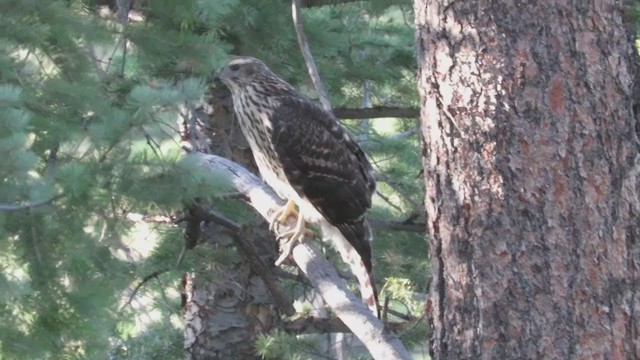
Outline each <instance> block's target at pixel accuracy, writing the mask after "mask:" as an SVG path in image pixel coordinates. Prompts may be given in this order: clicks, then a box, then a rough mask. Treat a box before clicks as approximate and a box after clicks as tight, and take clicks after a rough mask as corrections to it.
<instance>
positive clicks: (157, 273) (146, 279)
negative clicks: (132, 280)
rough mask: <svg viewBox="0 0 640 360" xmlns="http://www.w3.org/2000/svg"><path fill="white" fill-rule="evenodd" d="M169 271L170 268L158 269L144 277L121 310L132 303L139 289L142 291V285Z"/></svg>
mask: <svg viewBox="0 0 640 360" xmlns="http://www.w3.org/2000/svg"><path fill="white" fill-rule="evenodd" d="M167 271H169V269H163V270H156V271H154V272H152V273H151V274H149V275H147V276H145V277H143V278H142V280H140V282H139V283H138V284H137V285H136V287H134V288H133V290H132V291H131V294H129V299H128V300H127V302H125V303H124V304H122V306H121V307H120V310H122V309H124V308H125V307H127V306H129V305H131V302H132V301H133V298H135V297H136V295H137V294H138V291H140V288H141V287H142V285H144V284H145V283H147V282H148V281H149V280H151V279H154V278H157V277H158V276H160V275H162V274H164V273H166V272H167Z"/></svg>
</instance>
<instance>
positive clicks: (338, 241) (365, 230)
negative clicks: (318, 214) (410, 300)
mask: <svg viewBox="0 0 640 360" xmlns="http://www.w3.org/2000/svg"><path fill="white" fill-rule="evenodd" d="M326 225H328V226H322V232H323V235H324V236H325V237H326V238H328V240H329V241H330V242H331V244H332V245H333V246H334V247H335V248H336V250H338V252H339V253H340V256H341V257H342V260H343V261H344V262H345V263H347V264H348V265H349V267H350V269H351V272H353V274H354V275H355V276H356V278H357V279H358V284H359V285H360V297H361V298H362V302H364V303H365V305H367V307H368V308H369V309H370V310H371V311H372V312H373V313H374V314H375V315H376V316H377V317H380V304H379V302H378V292H377V290H376V285H375V282H374V278H373V272H372V267H371V245H370V244H369V242H370V239H371V230H370V229H369V224H367V222H366V220H361V221H358V222H355V223H346V224H339V225H337V226H333V225H329V224H328V223H327V224H326Z"/></svg>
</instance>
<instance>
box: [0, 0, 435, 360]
mask: <svg viewBox="0 0 640 360" xmlns="http://www.w3.org/2000/svg"><path fill="white" fill-rule="evenodd" d="M97 2H99V1H91V0H83V1H81V0H28V1H19V2H16V1H10V0H0V9H2V10H3V11H2V14H1V15H0V156H2V161H0V175H1V176H0V181H1V186H0V204H2V205H3V206H4V205H12V206H15V207H20V206H23V208H22V209H19V210H17V211H0V269H2V271H1V272H0V357H1V358H3V359H44V358H69V359H74V358H78V359H86V358H99V359H104V358H107V357H109V358H116V359H129V358H134V359H146V358H148V359H173V358H180V357H182V356H181V349H182V344H181V339H182V336H181V335H180V333H181V331H182V329H181V327H180V309H179V306H180V303H179V296H178V295H177V292H176V289H179V287H180V285H179V279H180V276H181V274H182V273H183V272H185V271H193V272H196V273H198V274H207V276H209V277H210V278H211V279H214V278H215V277H216V276H217V275H218V274H219V273H220V271H223V270H224V266H226V265H228V264H230V263H231V262H233V261H234V260H237V258H238V257H240V256H242V255H241V254H240V253H238V252H226V253H222V252H221V251H220V250H219V249H216V248H214V247H211V246H198V247H197V248H196V249H195V250H194V251H192V252H188V253H187V254H186V256H185V257H184V261H183V262H182V263H181V264H180V266H179V267H176V261H177V254H179V253H180V252H181V250H182V246H183V245H182V244H183V228H182V227H181V225H180V226H176V225H173V224H170V223H166V222H159V223H149V222H144V221H140V220H135V218H133V217H132V216H131V215H132V214H144V215H146V216H152V217H153V216H157V217H166V216H168V215H172V214H177V213H179V212H180V211H181V210H182V209H183V207H184V204H185V203H189V202H191V201H193V200H194V199H199V200H203V201H214V202H215V203H217V204H219V206H218V207H219V209H220V210H221V211H222V212H224V213H225V214H227V215H228V216H229V217H231V218H233V219H234V220H236V221H237V222H239V223H245V222H247V221H248V220H247V219H249V218H250V211H247V210H246V209H244V208H243V207H242V206H240V205H239V204H238V202H237V201H234V200H227V199H223V198H221V197H220V195H222V194H225V193H228V192H229V191H230V189H229V187H228V182H227V179H225V178H221V177H217V176H211V175H209V174H207V173H206V172H203V171H201V170H200V168H199V167H198V165H197V164H195V163H193V162H190V160H189V159H188V158H184V156H183V151H182V149H181V146H180V140H181V138H180V133H179V129H180V124H181V120H180V119H181V118H180V113H181V111H183V109H184V107H185V104H191V103H194V102H197V101H199V100H200V99H201V98H202V97H203V96H205V95H206V91H207V86H208V85H209V84H207V81H208V80H207V79H209V78H210V75H211V74H212V73H213V71H214V70H215V69H216V68H217V67H218V66H219V65H220V64H221V63H222V62H223V61H225V59H226V58H227V57H228V56H229V55H230V54H243V55H253V56H256V57H259V58H261V59H263V60H265V61H266V62H267V63H268V64H270V65H271V66H272V67H273V68H274V70H275V71H276V72H278V73H280V74H283V76H285V77H286V78H287V79H288V80H289V81H291V82H292V83H295V84H297V85H298V86H299V87H300V88H302V89H303V90H304V91H306V92H308V93H309V94H310V96H311V97H314V92H313V91H312V90H311V89H312V86H311V84H310V81H309V80H308V75H307V70H306V67H305V66H304V62H303V61H302V57H301V56H299V55H297V54H298V50H297V49H298V46H297V42H296V36H295V33H294V32H293V27H292V25H291V17H290V9H289V4H288V3H287V2H283V1H275V0H270V1H263V0H249V1H240V0H223V1H205V0H180V1H179V0H158V1H145V2H143V7H142V8H140V9H136V10H137V11H138V12H139V13H140V19H139V20H132V21H130V22H128V23H127V24H122V23H120V22H119V21H118V20H117V17H116V15H115V14H114V13H111V14H105V10H106V8H103V9H102V12H99V11H97V9H96V7H95V4H96V3H97ZM393 3H394V4H397V3H398V2H397V1H393ZM304 21H305V27H306V31H307V35H308V37H309V40H310V42H311V48H312V50H313V52H314V56H315V57H316V61H317V63H318V66H319V68H320V72H321V75H322V76H323V79H324V80H325V82H326V85H327V87H328V90H329V92H330V94H331V97H332V100H333V102H334V104H335V105H336V106H350V107H359V106H361V101H362V100H361V99H362V96H363V86H362V84H363V82H364V81H365V80H366V81H368V82H369V84H370V92H371V97H372V100H373V103H374V105H400V106H409V105H413V106H415V104H416V101H417V100H416V99H417V96H416V92H415V89H414V88H415V86H414V84H413V79H412V76H413V75H412V74H413V68H414V58H413V41H414V40H413V34H412V28H411V22H412V20H411V9H410V5H408V4H405V3H402V2H401V4H400V5H391V2H389V1H385V0H380V1H378V0H376V1H372V2H369V3H352V4H346V5H341V6H327V7H322V8H314V9H307V10H305V11H304ZM346 124H347V125H348V126H349V128H350V129H351V130H352V131H353V132H354V133H355V134H356V135H357V136H359V137H361V138H363V139H364V140H363V144H364V145H365V146H366V147H367V149H368V151H369V152H370V153H371V155H372V157H373V159H374V160H375V162H376V166H377V169H378V170H379V171H380V172H381V173H383V174H384V176H385V178H388V179H390V180H389V181H382V182H381V183H380V186H379V187H380V189H381V192H382V193H384V194H385V196H384V197H376V199H375V203H376V207H375V209H374V211H373V215H372V216H374V217H375V216H380V217H384V218H386V219H397V220H405V218H406V216H407V214H411V213H414V212H415V211H419V210H420V209H419V205H416V204H421V203H422V194H421V192H422V187H421V185H420V182H421V181H420V179H419V176H418V174H419V168H420V161H419V152H418V150H417V149H418V146H419V144H418V141H417V138H416V137H415V135H414V136H413V137H409V138H405V139H397V140H393V139H389V136H390V135H392V134H395V133H398V132H402V131H406V130H409V129H410V128H411V127H413V126H415V124H409V123H407V122H405V121H392V120H389V119H384V120H378V121H371V122H370V126H368V127H363V126H362V122H355V121H353V122H346ZM35 203H38V204H39V206H37V207H29V206H27V205H28V204H35ZM376 239H377V240H376V242H375V243H374V248H375V249H374V253H375V254H376V267H377V269H378V270H376V271H377V272H379V274H382V276H381V277H382V278H385V277H388V278H392V279H394V280H393V284H397V286H396V285H394V286H391V285H390V286H389V287H387V289H389V294H392V296H393V297H394V298H397V301H398V302H399V303H407V304H408V302H407V299H408V298H405V297H406V296H408V295H407V294H405V293H403V292H402V291H401V290H402V288H403V286H404V285H406V284H408V283H412V284H418V286H416V289H415V290H416V291H425V289H424V286H423V285H422V284H424V279H425V276H426V274H425V273H426V271H425V269H426V260H425V254H426V249H425V244H424V239H423V237H422V235H420V234H407V233H401V234H398V233H397V232H390V231H381V232H378V233H377V234H376ZM153 272H160V273H161V275H159V276H158V277H157V278H155V279H153V280H151V281H149V282H148V283H147V284H145V285H144V286H143V288H141V289H140V290H139V293H138V296H137V297H136V300H135V301H141V302H138V303H135V304H133V303H132V304H128V294H129V293H130V291H131V289H132V288H134V287H135V285H136V284H138V283H139V282H140V279H142V278H144V277H145V276H147V275H149V274H150V273H153ZM403 284H404V285H403ZM391 289H393V290H391ZM407 289H408V288H407ZM407 291H408V290H407ZM403 296H405V297H403ZM139 298H142V299H144V301H142V300H139ZM135 301H134V302H135ZM134 305H135V306H134ZM149 314H153V315H149ZM141 318H150V319H151V320H148V321H142V320H140V319H141ZM314 346H315V344H314V340H313V339H312V338H308V339H306V340H304V341H300V340H299V339H296V338H294V337H292V336H290V335H286V334H282V333H275V334H272V335H264V336H262V337H261V338H260V340H259V342H258V344H257V346H256V348H257V349H260V351H261V354H263V355H264V356H265V357H266V358H269V357H271V358H292V359H293V358H295V357H294V356H302V357H299V358H307V357H305V356H303V355H291V354H295V353H296V352H295V351H294V350H295V349H298V347H300V349H301V351H302V350H304V351H302V352H300V353H298V354H305V353H308V352H309V351H311V349H313V348H314ZM305 351H306V352H305Z"/></svg>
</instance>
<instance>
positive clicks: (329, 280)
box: [187, 152, 411, 360]
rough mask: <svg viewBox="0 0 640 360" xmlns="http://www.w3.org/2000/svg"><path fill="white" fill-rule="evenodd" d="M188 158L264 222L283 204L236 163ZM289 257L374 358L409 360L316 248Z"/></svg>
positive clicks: (302, 247)
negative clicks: (241, 197) (226, 184)
mask: <svg viewBox="0 0 640 360" xmlns="http://www.w3.org/2000/svg"><path fill="white" fill-rule="evenodd" d="M187 156H191V157H193V158H195V159H197V160H199V161H200V163H201V164H202V165H203V167H205V168H207V169H208V170H209V171H211V172H212V173H215V174H218V175H220V176H226V177H227V178H228V179H229V181H230V182H231V183H232V184H233V186H234V187H235V188H236V190H238V191H239V192H242V193H244V194H245V196H246V198H247V199H248V201H249V205H251V206H252V207H253V208H254V209H255V210H256V211H257V212H258V213H259V214H260V215H261V216H262V217H263V218H265V219H270V217H271V216H272V214H273V212H275V211H276V210H277V209H279V208H280V207H282V205H283V204H284V203H283V201H282V200H281V199H279V198H278V197H277V196H276V195H275V193H274V192H273V190H271V188H269V187H268V186H267V185H266V184H265V183H264V182H262V180H260V179H259V178H258V177H257V176H255V175H254V174H252V173H251V172H249V171H248V170H247V169H245V168H244V167H242V166H240V165H239V164H236V163H234V162H232V161H230V160H227V159H225V158H222V157H219V156H215V155H206V154H202V153H195V152H193V153H191V154H189V155H187ZM287 226H289V225H288V224H287ZM292 257H293V260H294V261H295V263H296V264H297V265H298V267H299V268H300V269H301V270H302V271H303V272H304V274H305V275H306V276H307V278H308V279H309V281H310V282H311V284H312V285H313V287H314V288H315V289H316V290H317V291H318V292H319V293H320V295H321V296H322V298H323V299H324V300H325V301H326V303H327V305H328V306H329V307H330V308H331V310H332V311H333V312H334V313H335V314H336V315H337V316H338V318H340V320H342V322H343V323H344V324H345V325H346V326H347V327H349V329H350V330H351V331H352V332H353V334H354V335H356V336H357V337H358V338H359V339H360V340H361V341H362V342H363V343H364V344H365V346H366V347H367V349H368V350H369V352H370V353H371V355H372V356H373V357H374V358H375V359H384V360H389V359H410V358H411V356H410V355H409V353H408V351H407V350H406V348H405V347H404V345H403V344H402V343H401V342H400V340H399V339H398V337H397V336H396V335H394V334H393V333H392V332H389V331H386V330H385V327H384V325H383V324H382V322H381V321H380V320H379V319H378V318H376V317H375V316H374V315H373V313H372V312H371V311H370V310H369V309H368V308H367V307H366V306H365V305H364V304H363V303H362V302H361V301H360V299H358V298H357V297H356V296H355V295H354V294H353V293H352V292H351V291H350V290H349V289H348V287H347V284H346V283H345V281H344V280H343V279H342V278H341V277H340V276H339V275H338V274H337V273H336V271H335V267H334V266H333V265H331V264H330V263H329V261H328V260H327V259H326V258H325V256H324V255H323V254H322V252H321V251H320V249H319V248H318V246H317V245H315V244H314V243H312V242H309V241H306V240H305V241H303V242H302V243H300V244H297V245H296V246H295V247H294V249H293V254H292Z"/></svg>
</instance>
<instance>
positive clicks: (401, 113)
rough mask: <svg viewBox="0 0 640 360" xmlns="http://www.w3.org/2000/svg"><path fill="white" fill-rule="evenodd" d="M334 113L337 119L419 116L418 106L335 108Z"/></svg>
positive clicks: (414, 117) (415, 117)
mask: <svg viewBox="0 0 640 360" xmlns="http://www.w3.org/2000/svg"><path fill="white" fill-rule="evenodd" d="M334 113H335V115H336V117H337V118H338V119H376V118H413V119H417V118H418V117H420V109H418V108H401V107H389V106H374V107H370V108H360V109H354V108H336V109H335V110H334Z"/></svg>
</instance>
